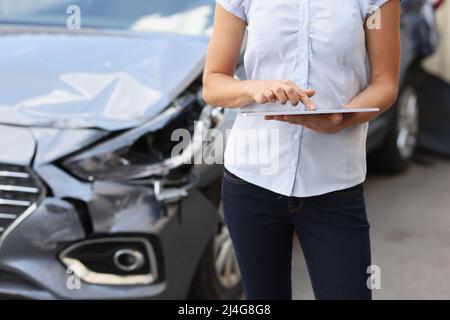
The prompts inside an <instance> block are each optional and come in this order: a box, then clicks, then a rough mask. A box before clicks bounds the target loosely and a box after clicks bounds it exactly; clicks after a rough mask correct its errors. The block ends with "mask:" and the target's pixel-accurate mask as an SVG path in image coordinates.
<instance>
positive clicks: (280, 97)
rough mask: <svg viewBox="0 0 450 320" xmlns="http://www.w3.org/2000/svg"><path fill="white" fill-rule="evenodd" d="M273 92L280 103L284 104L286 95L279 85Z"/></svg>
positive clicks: (286, 98) (286, 99)
mask: <svg viewBox="0 0 450 320" xmlns="http://www.w3.org/2000/svg"><path fill="white" fill-rule="evenodd" d="M273 92H274V94H275V96H276V97H277V100H278V101H279V102H280V103H281V104H286V102H287V101H288V97H287V95H286V93H285V92H284V89H283V88H282V87H281V86H280V87H278V88H276V89H275V90H274V91H273Z"/></svg>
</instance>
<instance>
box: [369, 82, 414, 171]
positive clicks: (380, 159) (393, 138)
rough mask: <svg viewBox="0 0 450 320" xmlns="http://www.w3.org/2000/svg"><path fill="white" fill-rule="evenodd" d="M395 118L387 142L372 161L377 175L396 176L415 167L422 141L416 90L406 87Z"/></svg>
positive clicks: (398, 102) (371, 164)
mask: <svg viewBox="0 0 450 320" xmlns="http://www.w3.org/2000/svg"><path fill="white" fill-rule="evenodd" d="M390 112H391V114H392V116H391V120H390V124H389V126H388V132H387V135H386V139H385V141H384V143H383V144H382V146H381V147H380V148H378V150H376V151H375V152H374V154H373V155H372V156H371V157H370V158H369V165H370V167H371V168H372V169H375V171H377V172H381V173H389V174H396V173H402V172H404V171H406V170H407V169H408V168H409V166H410V165H411V163H412V160H413V157H414V153H415V151H416V148H417V141H418V137H419V121H420V117H419V97H418V93H417V90H416V88H415V86H413V85H410V84H408V85H405V86H404V87H403V89H402V90H401V92H400V94H399V98H398V101H397V104H396V105H395V106H394V107H393V110H392V111H390Z"/></svg>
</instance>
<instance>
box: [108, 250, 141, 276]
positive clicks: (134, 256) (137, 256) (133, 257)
mask: <svg viewBox="0 0 450 320" xmlns="http://www.w3.org/2000/svg"><path fill="white" fill-rule="evenodd" d="M144 263H145V260H144V255H143V254H142V253H140V252H139V251H136V250H131V249H121V250H118V251H116V253H114V264H115V265H116V267H117V268H119V269H120V270H123V271H127V272H130V271H136V270H138V269H140V268H142V266H143V265H144Z"/></svg>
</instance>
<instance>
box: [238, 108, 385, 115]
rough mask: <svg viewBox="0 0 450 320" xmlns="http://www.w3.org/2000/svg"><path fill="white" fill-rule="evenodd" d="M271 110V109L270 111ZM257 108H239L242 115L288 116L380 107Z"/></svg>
mask: <svg viewBox="0 0 450 320" xmlns="http://www.w3.org/2000/svg"><path fill="white" fill-rule="evenodd" d="M272 110H273V111H272ZM272 110H271V111H268V110H267V109H266V110H258V109H253V108H251V109H248V110H246V108H243V109H241V114H242V115H244V116H288V115H308V114H330V113H360V112H378V111H380V108H335V109H317V110H314V111H309V110H299V109H295V108H292V109H284V110H279V111H275V110H274V109H272Z"/></svg>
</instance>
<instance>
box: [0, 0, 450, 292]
mask: <svg viewBox="0 0 450 320" xmlns="http://www.w3.org/2000/svg"><path fill="white" fill-rule="evenodd" d="M449 2H450V1H448V0H435V1H428V0H405V1H403V2H402V10H403V12H402V20H401V33H402V65H401V88H400V94H399V98H398V101H397V103H396V105H395V106H394V107H393V108H392V109H390V110H389V111H388V112H386V113H385V114H383V115H382V116H381V117H380V118H378V119H376V120H375V121H373V122H372V123H370V126H369V136H368V143H367V152H368V164H369V175H368V179H367V182H366V183H365V190H366V200H367V207H368V213H369V220H370V222H371V225H372V229H371V232H372V242H373V263H374V265H376V266H378V267H379V269H378V270H379V272H377V274H376V277H377V278H376V281H375V282H374V283H375V284H376V285H377V288H376V289H375V291H374V297H375V298H376V299H450V280H449V281H448V280H446V279H450V268H449V267H448V266H449V265H450V250H449V249H448V248H449V247H450V237H449V231H450V197H449V196H448V195H449V191H450V126H449V123H450V34H449V33H450V22H449V21H450V3H449ZM214 5H215V3H214V0H164V1H162V0H161V1H156V0H154V1H150V0H110V1H103V0H72V1H69V0H0V52H1V54H0V69H1V70H2V72H1V73H0V150H2V151H1V152H0V297H2V298H6V299H7V298H25V299H127V298H139V299H141V298H142V299H186V298H194V299H235V298H241V297H242V287H241V284H240V274H239V270H238V266H237V263H236V259H235V256H234V250H233V247H232V244H231V240H230V237H229V234H228V230H227V227H226V225H225V224H224V222H223V212H222V204H221V200H220V184H221V176H222V175H221V172H222V165H221V164H220V163H215V164H208V163H203V162H202V163H193V162H190V161H186V160H189V159H192V158H195V157H196V156H197V155H200V156H203V158H205V156H206V155H210V154H212V153H214V154H215V156H216V157H218V158H219V159H220V158H221V157H222V153H223V145H224V143H225V141H221V138H224V137H225V132H226V130H227V129H229V128H231V126H232V124H233V121H234V118H235V116H236V111H233V110H225V109H222V108H212V107H211V106H208V105H207V104H206V103H205V102H204V101H203V100H202V94H201V93H202V83H201V78H202V72H203V66H204V59H205V55H206V49H207V45H208V41H209V36H210V34H211V31H212V26H213V22H214V21H213V14H214ZM244 50H245V41H244V44H243V48H242V53H243V52H244ZM242 58H243V56H241V61H240V62H239V64H238V66H237V69H236V77H237V78H240V79H245V73H244V71H243V65H242ZM200 128H207V129H215V130H216V132H218V133H219V135H216V136H215V137H213V138H211V137H207V138H206V139H203V140H202V139H200V140H201V141H200V142H199V141H198V139H190V140H189V141H187V142H186V144H185V145H184V147H185V148H184V149H183V150H182V152H181V153H179V154H177V155H174V154H173V153H172V151H173V149H174V148H175V147H176V146H177V144H178V141H173V139H172V138H173V136H172V134H173V133H174V131H175V130H177V129H183V130H185V131H184V132H186V133H187V134H188V135H191V136H195V133H196V132H197V129H200ZM221 134H222V135H221ZM203 138H205V137H203ZM294 244H295V245H294V249H295V252H294V259H293V290H294V298H295V299H313V294H312V290H311V287H310V283H309V279H308V274H307V269H306V265H305V261H304V259H303V256H302V252H301V248H300V247H299V245H298V243H297V240H296V239H294ZM269 258H270V257H268V259H269ZM330 272H333V266H330ZM369 276H370V274H368V277H369Z"/></svg>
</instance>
